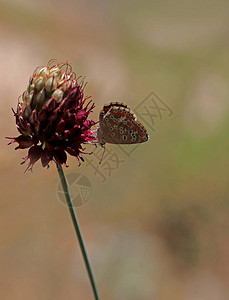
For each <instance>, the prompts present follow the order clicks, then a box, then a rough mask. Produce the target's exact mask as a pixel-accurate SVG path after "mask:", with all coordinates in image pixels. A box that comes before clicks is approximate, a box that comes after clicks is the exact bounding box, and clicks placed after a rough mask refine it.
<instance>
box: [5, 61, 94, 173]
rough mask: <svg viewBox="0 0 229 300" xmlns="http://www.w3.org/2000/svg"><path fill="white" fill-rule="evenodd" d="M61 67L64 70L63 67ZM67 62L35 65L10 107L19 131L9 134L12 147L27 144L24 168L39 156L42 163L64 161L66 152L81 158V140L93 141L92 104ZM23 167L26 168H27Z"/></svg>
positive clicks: (29, 166) (44, 164)
mask: <svg viewBox="0 0 229 300" xmlns="http://www.w3.org/2000/svg"><path fill="white" fill-rule="evenodd" d="M64 69H65V70H64ZM75 77H76V76H75V73H74V72H72V68H71V66H70V64H68V63H65V64H63V65H60V64H58V63H57V62H56V61H55V60H51V61H50V62H49V63H48V65H47V66H46V67H39V68H37V69H36V70H35V71H34V73H33V75H32V76H31V77H30V80H29V85H28V88H27V89H26V90H25V91H24V93H23V94H22V97H21V98H19V101H18V105H17V111H16V112H15V111H13V112H14V115H15V118H16V125H17V129H18V131H19V132H20V135H19V136H18V137H15V138H10V139H12V141H11V142H10V143H9V144H12V143H15V142H17V143H18V146H17V147H16V148H15V149H25V148H28V149H29V150H28V155H27V156H26V157H25V158H24V161H23V162H22V163H24V162H25V161H26V160H27V159H29V165H28V168H31V169H32V166H33V165H34V163H35V162H37V161H38V160H39V159H41V163H42V165H43V167H45V166H49V162H50V161H52V160H54V161H55V162H56V163H57V164H65V163H66V160H67V155H66V152H67V153H69V154H70V155H73V156H76V157H77V159H78V161H79V164H80V160H82V161H83V158H82V154H84V152H83V151H84V150H85V149H84V148H83V146H82V145H83V144H93V143H94V142H95V141H96V138H95V137H94V135H93V131H92V130H91V127H92V126H93V125H95V122H94V121H93V120H90V119H88V116H89V114H90V113H91V112H92V110H93V108H94V103H91V102H92V100H90V101H89V102H88V103H87V104H86V103H85V102H86V101H87V100H88V99H89V98H90V97H86V98H85V97H84V87H85V84H84V83H83V81H81V82H80V83H78V81H77V79H76V78H75ZM28 168H27V169H28Z"/></svg>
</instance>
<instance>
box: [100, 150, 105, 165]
mask: <svg viewBox="0 0 229 300" xmlns="http://www.w3.org/2000/svg"><path fill="white" fill-rule="evenodd" d="M101 147H103V154H102V156H101V158H100V161H99V165H101V162H102V160H103V157H104V154H105V150H106V148H105V145H101Z"/></svg>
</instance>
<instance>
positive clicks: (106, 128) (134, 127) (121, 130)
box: [100, 102, 148, 144]
mask: <svg viewBox="0 0 229 300" xmlns="http://www.w3.org/2000/svg"><path fill="white" fill-rule="evenodd" d="M100 128H101V131H102V138H103V141H104V142H105V143H111V144H137V143H142V142H145V141H147V140H148V134H147V131H146V129H145V127H144V126H143V125H142V124H141V123H140V122H139V121H137V117H136V115H135V114H134V113H133V111H131V109H130V107H128V106H127V105H125V104H123V103H119V102H112V103H111V104H109V105H105V106H104V107H103V109H102V111H101V113H100Z"/></svg>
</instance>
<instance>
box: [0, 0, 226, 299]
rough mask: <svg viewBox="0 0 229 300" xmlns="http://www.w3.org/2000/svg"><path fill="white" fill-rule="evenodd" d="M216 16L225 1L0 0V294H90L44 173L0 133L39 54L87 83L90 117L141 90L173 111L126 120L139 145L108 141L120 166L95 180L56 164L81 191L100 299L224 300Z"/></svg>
mask: <svg viewBox="0 0 229 300" xmlns="http://www.w3.org/2000/svg"><path fill="white" fill-rule="evenodd" d="M228 14H229V2H228V1H226V0H218V1H213V0H208V1H195V0H194V1H178V0H173V1H171V0H164V1H147V0H143V1H135V0H132V1H130V0H122V1H109V0H108V1H103V0H100V1H99V0H94V1H92V0H90V1H89V0H86V1H78V0H77V1H76V0H66V1H64V2H63V1H59V0H56V1H51V0H49V1H44V0H41V1H31V0H15V1H10V0H7V1H6V0H5V1H4V0H0V45H1V46H0V62H1V70H0V93H1V102H0V117H1V127H0V130H1V137H2V138H1V141H0V143H1V152H0V179H1V180H0V183H1V201H0V236H1V238H0V298H1V299H6V300H11V299H34V300H37V299H58V300H59V299H70V300H71V299H79V300H81V299H88V300H89V299H93V295H92V291H91V287H90V284H89V280H88V277H87V274H86V270H85V266H84V263H83V260H82V257H81V253H80V249H79V246H78V242H77V240H76V237H75V233H74V229H73V226H72V223H71V219H70V215H69V212H68V209H67V207H66V206H64V205H63V203H62V202H61V201H59V199H58V194H57V189H58V182H59V180H58V174H57V171H56V168H55V165H54V164H51V167H50V168H49V169H48V170H47V169H43V168H42V167H41V164H40V163H37V164H36V165H35V167H34V170H33V173H31V172H27V173H24V170H25V165H23V166H21V165H20V162H21V160H22V157H24V156H26V151H25V150H18V151H14V148H15V147H14V146H7V140H5V138H4V137H5V136H12V137H13V136H16V135H18V133H17V130H16V127H15V120H14V117H13V114H12V111H11V107H14V108H15V107H16V104H17V99H18V96H19V95H21V94H22V92H23V91H24V90H25V89H26V87H27V84H28V80H29V76H30V75H32V73H33V71H34V70H35V68H36V67H37V66H42V65H46V64H47V62H48V61H49V60H50V59H51V58H56V59H57V60H58V61H59V62H65V61H69V62H70V63H71V64H72V66H73V70H74V71H75V72H76V74H77V75H82V76H86V80H87V81H88V85H87V88H86V94H88V95H92V97H93V100H94V102H95V103H96V109H95V111H94V114H93V117H94V118H95V119H96V120H97V119H98V114H99V111H100V109H101V108H102V106H103V105H104V104H105V103H109V102H110V101H123V102H125V103H127V104H129V105H130V106H131V107H132V108H135V107H138V106H139V105H141V104H142V103H143V102H142V101H143V100H144V99H145V97H147V95H149V94H150V93H151V92H152V91H154V92H155V93H156V94H157V95H158V96H159V97H160V98H161V99H162V100H163V103H165V104H166V105H167V106H168V107H169V108H170V109H171V110H172V111H173V114H172V115H171V116H169V113H168V111H167V112H166V111H163V117H162V118H161V119H160V118H159V117H155V118H154V120H155V124H154V125H155V126H154V127H152V126H149V124H148V121H147V123H146V122H144V120H141V119H140V117H141V115H140V116H139V119H140V120H141V121H142V122H143V123H144V125H145V126H146V128H147V129H148V132H149V134H150V140H149V141H148V142H147V143H144V144H141V145H140V146H139V147H137V149H135V150H134V151H133V152H132V153H131V155H129V156H128V155H125V153H124V152H123V151H122V149H120V148H118V147H117V146H116V147H114V146H112V145H108V146H107V149H108V152H109V151H114V152H115V153H116V154H117V155H119V154H120V155H121V152H123V153H122V155H123V156H122V160H123V162H122V163H120V165H116V167H115V168H114V170H112V173H111V174H108V173H106V175H105V180H102V178H101V176H99V175H98V174H95V173H96V172H95V171H94V169H93V167H91V165H89V163H88V162H85V163H84V164H83V165H82V166H81V167H80V168H79V167H78V164H77V162H76V160H75V159H74V158H70V157H69V159H68V164H69V168H67V169H66V168H65V172H66V174H69V173H75V172H76V173H79V172H80V173H81V174H83V175H85V176H86V177H87V178H88V180H89V181H90V183H91V188H92V190H91V196H90V199H89V201H87V203H85V204H84V205H82V206H80V207H78V208H77V214H78V217H79V222H80V224H81V229H82V232H83V236H84V239H85V242H86V246H87V249H88V253H89V256H90V260H91V263H92V265H93V269H94V272H95V276H96V280H97V284H98V289H99V292H100V295H101V300H103V299H106V300H117V299H119V300H121V299H128V300H138V299H141V300H152V299H156V300H173V299H174V300H183V299H185V300H205V299H206V300H224V299H229V289H228V284H229V280H228V278H229V257H228V253H229V243H228V234H229V226H228V225H229V224H228V223H229V222H228V186H229V185H228V178H229V177H228V175H229V171H228V170H229V163H228V146H229V139H228V134H229V121H228V116H229V101H228V99H229V63H228V61H229V51H228V49H229V38H228V26H229V19H228ZM147 105H149V104H148V103H147V104H146V106H147ZM143 108H144V107H143ZM138 112H140V110H139V111H138ZM155 114H156V112H155ZM145 120H146V119H145ZM127 147H128V146H127ZM126 149H127V148H126ZM128 149H129V148H128ZM104 163H105V161H104ZM94 165H95V166H97V165H98V162H97V161H96V160H95V158H94ZM102 168H103V167H102V166H101V169H100V171H102Z"/></svg>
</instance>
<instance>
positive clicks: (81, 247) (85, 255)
mask: <svg viewBox="0 0 229 300" xmlns="http://www.w3.org/2000/svg"><path fill="white" fill-rule="evenodd" d="M57 170H58V173H59V176H60V181H61V184H62V187H63V190H64V194H65V198H66V200H67V204H68V208H69V211H70V214H71V217H72V222H73V225H74V228H75V231H76V234H77V237H78V241H79V245H80V249H81V252H82V255H83V259H84V263H85V265H86V269H87V273H88V276H89V279H90V282H91V286H92V289H93V293H94V296H95V299H96V300H99V295H98V291H97V287H96V284H95V279H94V276H93V273H92V268H91V266H90V262H89V259H88V256H87V252H86V249H85V246H84V242H83V238H82V234H81V231H80V227H79V223H78V221H77V217H76V213H75V210H74V207H73V205H72V199H71V196H70V193H69V189H68V184H67V181H66V178H65V175H64V172H63V169H62V166H61V165H58V164H57Z"/></svg>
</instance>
